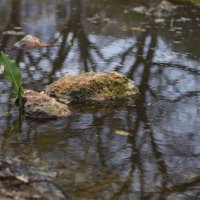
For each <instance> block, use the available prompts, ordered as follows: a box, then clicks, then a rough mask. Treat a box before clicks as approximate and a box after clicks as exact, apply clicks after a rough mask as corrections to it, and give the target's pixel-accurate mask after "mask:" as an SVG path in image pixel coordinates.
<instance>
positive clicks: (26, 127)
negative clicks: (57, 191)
mask: <svg viewBox="0 0 200 200" xmlns="http://www.w3.org/2000/svg"><path fill="white" fill-rule="evenodd" d="M142 2H143V1H139V0H138V1H134V2H133V3H132V2H131V1H128V0H126V1H123V3H122V1H114V0H113V1H112V0H111V1H99V0H93V1H90V0H82V1H80V0H59V1H53V0H43V1H41V0H30V1H25V0H1V1H0V19H1V25H0V50H1V51H4V52H6V53H8V54H9V55H11V56H12V57H13V58H15V59H16V60H17V62H18V64H19V66H20V69H21V72H22V76H23V85H24V87H25V88H30V89H34V90H37V91H42V90H43V89H44V87H45V85H46V84H49V83H52V82H53V81H55V80H57V79H58V78H60V77H62V76H63V75H65V74H70V75H74V74H80V73H82V72H87V71H113V70H114V71H118V72H122V73H124V74H126V75H127V76H128V77H129V78H131V79H133V80H134V81H135V83H136V85H138V87H139V89H140V92H141V94H140V95H139V97H138V99H137V100H136V101H135V102H128V103H126V104H123V105H121V104H120V105H115V106H113V107H105V108H98V109H93V108H90V109H88V110H87V109H84V108H81V109H80V111H78V112H75V113H74V114H72V115H71V116H70V117H67V118H65V119H61V120H60V119H59V120H56V121H35V120H31V119H26V118H23V119H21V118H20V119H19V118H18V110H17V108H16V107H15V106H14V105H13V104H12V103H11V101H12V99H13V95H11V84H10V83H9V81H7V80H6V79H4V78H3V77H0V92H1V93H0V135H1V147H2V151H3V152H4V154H5V155H7V156H11V157H14V156H20V157H23V158H24V159H27V160H28V161H29V160H30V162H31V161H32V160H35V159H39V160H40V161H41V163H42V165H45V166H46V167H47V168H48V170H49V172H57V173H58V175H57V182H58V183H59V184H60V185H61V186H62V187H63V188H65V190H66V191H67V193H68V195H69V196H70V197H71V199H74V200H94V199H99V200H100V199H102V200H111V199H112V200H118V199H119V200H129V199H130V200H132V199H141V200H144V199H148V200H149V199H156V200H157V199H158V200H160V199H167V200H174V199H181V200H184V199H198V198H200V194H199V191H200V176H199V173H200V161H199V156H200V147H199V143H200V131H199V130H200V123H199V120H200V49H199V45H200V37H199V35H200V14H199V13H200V8H199V7H195V6H192V5H189V4H185V5H178V8H177V10H176V11H175V12H174V14H173V15H172V16H169V17H167V18H165V22H159V23H158V22H156V21H155V19H154V18H151V17H145V16H144V15H139V14H136V13H134V12H133V11H132V8H133V7H134V6H139V5H142ZM155 2H156V1H149V2H148V3H145V1H144V3H143V5H146V6H151V5H152V4H153V3H155ZM96 14H97V15H98V16H100V17H99V19H97V20H96V21H95V17H94V16H95V15H96ZM135 27H136V28H135ZM134 29H137V31H134ZM23 34H24V35H27V34H31V35H35V36H37V37H39V38H41V39H43V40H45V41H47V42H51V41H54V40H55V38H57V39H58V40H59V41H60V42H61V45H52V46H49V47H45V48H42V49H37V50H31V51H23V50H19V49H16V48H14V47H13V44H14V43H15V42H17V41H18V40H20V39H21V38H22V37H23ZM80 106H81V105H80ZM119 130H121V131H125V132H127V133H129V135H128V136H125V135H118V134H116V131H119Z"/></svg>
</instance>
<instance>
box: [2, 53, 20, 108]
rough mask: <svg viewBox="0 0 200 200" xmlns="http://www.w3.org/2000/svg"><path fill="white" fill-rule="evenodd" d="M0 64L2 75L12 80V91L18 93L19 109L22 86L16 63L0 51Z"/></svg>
mask: <svg viewBox="0 0 200 200" xmlns="http://www.w3.org/2000/svg"><path fill="white" fill-rule="evenodd" d="M0 65H2V67H3V75H4V76H5V77H6V78H7V79H9V80H10V81H11V82H12V92H13V93H17V95H18V104H19V108H20V110H21V109H22V107H23V102H22V95H23V86H22V78H21V73H20V70H19V68H18V66H17V63H16V62H15V61H14V60H12V59H11V58H10V57H9V56H8V55H7V54H5V53H3V52H1V54H0Z"/></svg>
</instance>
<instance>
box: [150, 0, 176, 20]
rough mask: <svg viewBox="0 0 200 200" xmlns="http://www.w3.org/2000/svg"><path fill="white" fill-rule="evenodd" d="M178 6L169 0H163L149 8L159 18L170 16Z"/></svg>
mask: <svg viewBox="0 0 200 200" xmlns="http://www.w3.org/2000/svg"><path fill="white" fill-rule="evenodd" d="M175 8H176V7H175V6H174V5H173V4H172V3H170V2H169V1H166V0H163V1H161V3H160V4H158V5H157V6H156V7H155V8H152V9H150V10H149V12H151V14H152V15H153V16H155V17H157V18H162V17H165V16H168V15H170V14H171V13H172V11H173V10H174V9H175Z"/></svg>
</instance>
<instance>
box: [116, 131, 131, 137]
mask: <svg viewBox="0 0 200 200" xmlns="http://www.w3.org/2000/svg"><path fill="white" fill-rule="evenodd" d="M115 133H116V134H117V135H123V136H128V135H129V133H128V132H126V131H122V130H115Z"/></svg>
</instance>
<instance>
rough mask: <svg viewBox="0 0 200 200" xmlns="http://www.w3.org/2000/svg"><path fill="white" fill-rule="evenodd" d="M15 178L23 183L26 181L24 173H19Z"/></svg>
mask: <svg viewBox="0 0 200 200" xmlns="http://www.w3.org/2000/svg"><path fill="white" fill-rule="evenodd" d="M16 178H17V179H18V180H20V181H22V182H24V183H28V177H27V176H25V175H24V174H22V175H20V176H16Z"/></svg>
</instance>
